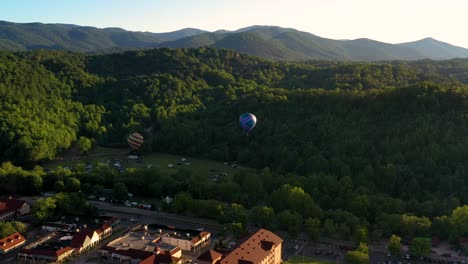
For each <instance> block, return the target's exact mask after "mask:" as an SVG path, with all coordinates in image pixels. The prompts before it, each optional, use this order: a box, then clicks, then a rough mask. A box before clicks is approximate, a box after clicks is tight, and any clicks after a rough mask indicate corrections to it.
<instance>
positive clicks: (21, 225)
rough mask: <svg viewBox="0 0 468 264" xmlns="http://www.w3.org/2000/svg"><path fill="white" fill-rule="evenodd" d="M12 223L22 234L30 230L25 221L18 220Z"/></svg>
mask: <svg viewBox="0 0 468 264" xmlns="http://www.w3.org/2000/svg"><path fill="white" fill-rule="evenodd" d="M10 223H11V225H12V226H13V228H14V229H15V230H16V231H17V232H18V233H20V234H22V235H24V234H26V231H27V230H28V226H26V225H25V224H24V223H22V222H18V221H11V222H10Z"/></svg>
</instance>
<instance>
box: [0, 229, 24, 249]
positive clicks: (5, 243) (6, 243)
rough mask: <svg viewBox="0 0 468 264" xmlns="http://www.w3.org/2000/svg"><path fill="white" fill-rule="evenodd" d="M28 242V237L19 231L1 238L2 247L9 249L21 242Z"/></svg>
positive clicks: (0, 244)
mask: <svg viewBox="0 0 468 264" xmlns="http://www.w3.org/2000/svg"><path fill="white" fill-rule="evenodd" d="M24 242H26V239H25V238H24V237H23V236H22V235H21V234H20V233H18V232H16V233H14V234H11V235H9V236H7V237H5V238H3V239H0V249H3V250H4V251H7V250H8V249H10V248H13V247H15V246H17V245H19V244H21V243H24Z"/></svg>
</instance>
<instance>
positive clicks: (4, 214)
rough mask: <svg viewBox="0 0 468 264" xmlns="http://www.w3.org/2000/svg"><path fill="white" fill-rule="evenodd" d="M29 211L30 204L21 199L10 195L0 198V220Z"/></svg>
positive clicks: (25, 213)
mask: <svg viewBox="0 0 468 264" xmlns="http://www.w3.org/2000/svg"><path fill="white" fill-rule="evenodd" d="M30 212H31V206H30V205H29V204H28V203H27V202H25V201H23V200H17V199H13V198H11V197H9V198H3V199H0V221H5V220H9V219H13V218H16V217H19V216H23V215H27V214H29V213H30Z"/></svg>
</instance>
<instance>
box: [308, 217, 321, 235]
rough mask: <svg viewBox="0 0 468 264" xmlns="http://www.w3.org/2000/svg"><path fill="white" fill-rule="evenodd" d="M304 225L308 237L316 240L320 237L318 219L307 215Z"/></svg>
mask: <svg viewBox="0 0 468 264" xmlns="http://www.w3.org/2000/svg"><path fill="white" fill-rule="evenodd" d="M304 225H305V229H306V231H307V234H308V235H309V237H310V239H312V240H316V239H318V238H319V237H320V219H318V218H311V217H309V218H307V220H306V221H305V223H304Z"/></svg>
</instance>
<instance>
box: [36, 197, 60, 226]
mask: <svg viewBox="0 0 468 264" xmlns="http://www.w3.org/2000/svg"><path fill="white" fill-rule="evenodd" d="M55 208H56V205H55V199H54V198H52V197H47V198H40V199H38V200H37V202H36V203H35V204H33V206H32V209H31V214H32V216H33V217H34V219H36V221H37V222H39V223H43V222H44V221H46V220H48V219H49V218H51V217H53V216H54V213H55Z"/></svg>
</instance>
